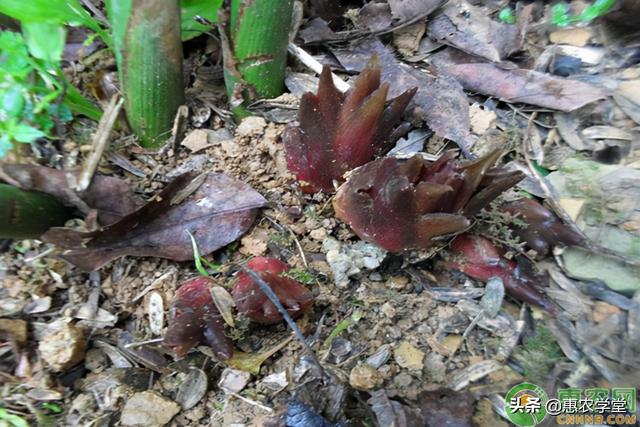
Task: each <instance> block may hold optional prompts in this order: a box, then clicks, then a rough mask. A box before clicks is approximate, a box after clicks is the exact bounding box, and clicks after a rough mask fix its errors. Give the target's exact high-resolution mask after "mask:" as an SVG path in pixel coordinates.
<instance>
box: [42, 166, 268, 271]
mask: <svg viewBox="0 0 640 427" xmlns="http://www.w3.org/2000/svg"><path fill="white" fill-rule="evenodd" d="M194 178H196V174H193V173H191V174H184V175H181V176H179V177H178V178H176V179H175V180H174V181H173V182H171V183H170V184H169V185H167V187H166V188H165V189H164V190H163V191H162V192H161V193H160V194H158V195H157V196H156V197H154V198H153V199H152V200H151V201H149V202H148V203H147V204H146V205H144V206H143V207H141V208H140V209H138V210H137V211H135V212H133V213H131V214H130V215H127V216H125V217H124V218H122V219H121V220H120V221H118V222H116V223H115V224H112V225H110V226H107V227H103V228H101V229H100V230H97V231H95V232H91V233H83V232H80V231H76V230H70V229H66V228H54V229H51V230H49V232H47V233H46V234H45V235H44V236H43V239H44V240H45V241H47V242H50V243H54V244H56V245H58V246H60V247H61V248H64V249H67V251H65V252H64V253H63V257H64V258H65V259H66V260H68V261H69V262H71V263H72V264H74V265H76V266H78V267H79V268H81V269H83V270H96V269H98V268H100V267H102V266H103V265H105V264H107V263H108V262H110V261H112V260H114V259H116V258H118V257H121V256H123V255H136V256H157V257H161V258H169V259H172V260H174V261H185V260H189V259H193V250H192V246H191V240H190V238H189V235H188V233H187V231H189V232H191V234H193V235H194V236H195V239H196V241H197V243H198V247H199V249H200V252H201V254H203V255H206V254H208V253H211V252H213V251H215V250H216V249H219V248H221V247H223V246H225V245H227V244H229V243H231V242H233V241H234V240H236V239H237V238H238V237H240V236H241V235H242V234H244V233H245V232H246V231H247V229H248V228H249V227H250V226H251V225H252V224H253V221H254V219H255V216H256V213H257V209H258V208H260V207H262V206H264V205H265V204H266V200H265V199H264V197H262V196H261V195H260V194H259V193H257V192H256V191H255V190H253V189H252V188H251V187H249V186H248V185H247V184H245V183H243V182H241V181H239V180H237V179H235V178H232V177H230V176H227V175H224V174H220V173H210V174H208V175H207V178H206V180H205V182H204V183H203V184H202V185H201V186H200V187H199V188H198V189H197V190H196V191H195V193H193V194H192V195H190V196H189V197H188V198H186V199H185V200H184V201H183V202H182V203H180V204H177V205H172V204H171V201H172V200H173V199H174V197H175V195H176V194H177V193H179V192H180V191H181V190H183V189H184V187H186V186H188V185H189V183H190V182H191V181H192V180H193V179H194Z"/></svg>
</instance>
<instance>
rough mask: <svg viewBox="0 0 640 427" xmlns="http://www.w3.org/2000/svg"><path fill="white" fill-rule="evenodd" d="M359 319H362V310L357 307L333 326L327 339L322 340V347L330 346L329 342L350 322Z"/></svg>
mask: <svg viewBox="0 0 640 427" xmlns="http://www.w3.org/2000/svg"><path fill="white" fill-rule="evenodd" d="M360 319H362V311H361V310H360V309H359V308H356V309H355V310H354V312H353V313H352V314H351V317H347V318H345V319H342V320H341V321H340V323H338V324H337V325H336V327H335V328H333V330H332V331H331V333H330V334H329V336H328V337H327V339H326V340H325V341H324V347H325V348H329V347H331V343H332V342H333V340H334V339H335V338H336V337H337V336H338V335H340V334H341V333H342V332H344V331H345V330H346V329H347V328H348V327H349V326H351V324H353V323H357V322H359V321H360Z"/></svg>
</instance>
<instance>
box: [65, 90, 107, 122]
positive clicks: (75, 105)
mask: <svg viewBox="0 0 640 427" xmlns="http://www.w3.org/2000/svg"><path fill="white" fill-rule="evenodd" d="M63 103H64V105H66V106H67V107H69V108H70V109H71V111H73V112H75V113H78V114H82V115H83V116H87V117H89V118H90V119H92V120H95V121H99V120H100V117H102V111H101V110H100V109H99V108H97V107H96V106H95V105H93V103H92V102H91V101H89V100H88V99H87V98H85V97H84V96H83V95H82V94H81V93H80V91H79V90H78V89H76V88H75V87H73V86H72V85H68V86H67V94H66V96H65V98H64V100H63Z"/></svg>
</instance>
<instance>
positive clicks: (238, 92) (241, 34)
mask: <svg viewBox="0 0 640 427" xmlns="http://www.w3.org/2000/svg"><path fill="white" fill-rule="evenodd" d="M292 10H293V0H231V9H230V13H231V15H230V22H229V33H228V34H229V40H230V49H231V50H232V55H233V63H232V64H228V63H225V84H226V87H227V93H228V95H229V98H230V99H231V100H232V105H233V100H240V101H244V102H243V103H242V104H241V105H240V106H235V108H234V113H235V114H236V117H238V118H241V117H243V116H246V115H247V113H246V110H245V109H244V107H246V105H247V104H248V103H250V102H252V101H255V100H256V99H257V98H275V97H276V96H279V95H280V94H282V92H283V90H284V72H285V66H286V61H287V42H288V35H289V27H290V26H291V13H292ZM225 59H226V58H225ZM231 68H233V69H231Z"/></svg>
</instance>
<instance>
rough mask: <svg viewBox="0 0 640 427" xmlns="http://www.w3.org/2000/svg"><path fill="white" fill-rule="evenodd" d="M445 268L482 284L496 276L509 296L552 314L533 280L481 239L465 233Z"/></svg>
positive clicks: (485, 240) (490, 244)
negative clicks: (459, 272)
mask: <svg viewBox="0 0 640 427" xmlns="http://www.w3.org/2000/svg"><path fill="white" fill-rule="evenodd" d="M447 267H449V268H455V269H457V270H460V271H462V272H463V273H464V274H466V275H467V276H469V277H471V278H473V279H476V280H480V281H482V282H487V281H488V280H489V279H491V278H492V277H499V278H500V279H502V283H503V284H504V288H505V290H506V291H507V293H508V294H509V295H511V296H512V297H514V298H516V299H518V300H520V301H523V302H526V303H529V304H531V305H535V306H538V307H542V308H544V309H545V310H547V311H550V312H553V311H554V307H553V306H552V304H551V302H550V301H549V300H548V299H546V298H545V297H544V296H543V295H542V294H541V293H540V292H539V291H538V290H537V289H536V288H535V285H534V283H535V281H536V278H535V277H530V275H529V274H526V273H524V272H523V270H522V269H520V268H519V267H518V265H517V264H516V262H515V261H513V260H510V259H507V258H504V257H503V256H502V253H501V251H499V250H498V248H496V247H495V246H494V245H493V243H491V241H490V240H488V239H485V238H484V237H481V236H476V235H471V234H466V233H465V234H461V235H459V236H457V237H456V238H455V239H453V241H452V242H451V259H450V260H449V261H448V262H447Z"/></svg>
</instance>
